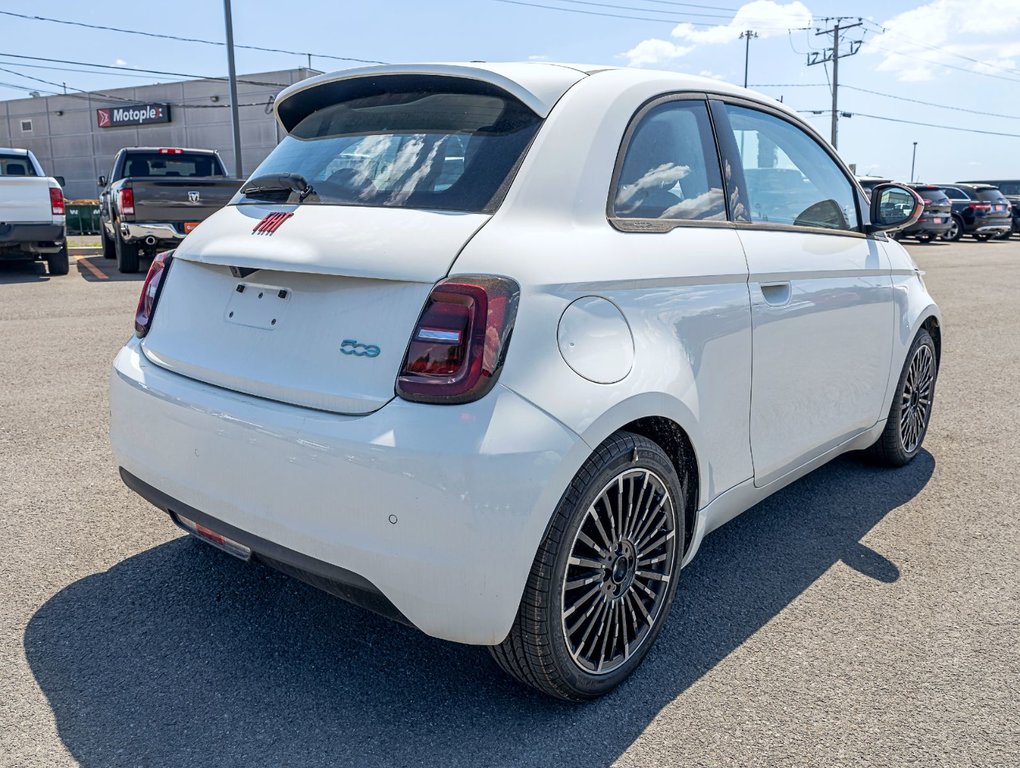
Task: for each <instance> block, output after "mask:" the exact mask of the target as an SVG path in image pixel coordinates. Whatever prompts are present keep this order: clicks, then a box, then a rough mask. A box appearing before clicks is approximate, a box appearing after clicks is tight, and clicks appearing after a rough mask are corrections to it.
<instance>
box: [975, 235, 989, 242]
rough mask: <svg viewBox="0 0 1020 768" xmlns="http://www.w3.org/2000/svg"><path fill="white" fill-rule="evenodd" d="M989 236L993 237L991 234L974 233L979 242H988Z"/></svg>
mask: <svg viewBox="0 0 1020 768" xmlns="http://www.w3.org/2000/svg"><path fill="white" fill-rule="evenodd" d="M989 237H991V235H974V239H975V240H977V241H978V242H979V243H987V242H988V238H989Z"/></svg>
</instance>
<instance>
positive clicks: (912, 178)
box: [910, 141, 917, 184]
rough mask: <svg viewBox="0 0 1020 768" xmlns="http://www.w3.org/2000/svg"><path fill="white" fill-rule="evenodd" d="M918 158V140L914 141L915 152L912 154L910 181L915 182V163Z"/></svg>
mask: <svg viewBox="0 0 1020 768" xmlns="http://www.w3.org/2000/svg"><path fill="white" fill-rule="evenodd" d="M916 160H917V142H916V141H915V142H914V152H913V154H912V155H911V156H910V183H911V184H913V183H914V163H915V161H916Z"/></svg>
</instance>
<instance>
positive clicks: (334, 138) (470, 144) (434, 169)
mask: <svg viewBox="0 0 1020 768" xmlns="http://www.w3.org/2000/svg"><path fill="white" fill-rule="evenodd" d="M540 124H541V119H540V118H539V117H538V116H537V115H536V114H535V113H534V112H532V111H531V110H529V109H528V108H527V107H525V106H524V105H523V104H521V103H520V102H519V101H517V100H516V99H513V98H511V97H509V96H502V95H498V94H495V93H457V92H437V91H435V90H413V89H407V90H394V91H387V92H385V93H371V94H368V95H356V96H355V97H352V98H349V99H344V100H341V101H339V102H335V103H332V104H330V105H329V106H325V107H323V108H321V109H318V110H317V111H315V112H313V113H312V114H310V115H309V116H307V117H305V118H304V119H302V120H301V121H300V122H298V123H297V125H295V126H294V128H293V129H292V130H291V132H290V135H288V136H287V137H286V138H285V139H284V140H283V141H282V142H281V143H280V145H279V146H278V147H277V148H276V149H275V150H273V152H272V154H270V155H269V157H267V158H266V159H265V161H264V162H263V163H262V165H260V166H259V167H258V169H257V170H256V171H255V173H253V174H252V177H251V179H252V182H251V184H252V186H255V180H256V179H258V178H259V177H260V176H265V175H266V174H279V173H291V174H299V175H300V176H301V177H303V179H304V180H305V181H306V182H307V183H308V184H309V185H310V186H311V187H312V189H313V193H310V194H308V195H307V196H306V197H304V199H303V202H304V204H309V203H311V204H316V203H318V204H327V205H329V204H332V205H358V206H371V207H396V208H420V209H431V210H452V211H469V212H490V211H492V210H494V209H495V207H496V206H498V205H499V201H500V199H501V197H502V193H503V192H504V191H505V185H506V184H507V183H508V182H509V181H510V178H511V174H512V172H513V170H514V168H515V167H516V166H517V164H518V162H519V160H520V159H521V158H522V156H523V155H524V152H525V150H526V149H527V147H528V145H529V143H530V142H531V139H532V138H533V137H534V135H535V133H536V131H537V130H538V127H539V125H540ZM267 199H268V200H271V201H278V202H287V201H289V202H297V201H296V200H295V199H294V198H293V196H292V195H291V194H290V192H289V191H286V190H278V191H268V190H266V189H263V190H262V191H259V192H257V193H254V192H253V193H250V194H248V195H242V196H241V197H240V198H239V201H240V202H241V203H255V202H260V201H261V202H264V201H265V200H267Z"/></svg>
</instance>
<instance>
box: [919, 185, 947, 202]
mask: <svg viewBox="0 0 1020 768" xmlns="http://www.w3.org/2000/svg"><path fill="white" fill-rule="evenodd" d="M914 191H915V192H917V194H919V195H920V196H921V197H923V198H924V199H925V200H930V201H931V202H933V203H948V202H949V198H948V197H947V196H946V193H945V192H943V191H942V190H941V189H934V188H933V189H915V190H914Z"/></svg>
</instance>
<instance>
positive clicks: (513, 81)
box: [274, 61, 779, 122]
mask: <svg viewBox="0 0 1020 768" xmlns="http://www.w3.org/2000/svg"><path fill="white" fill-rule="evenodd" d="M602 72H626V73H627V78H626V80H627V82H628V83H629V84H633V83H635V82H640V81H656V80H663V79H667V80H668V81H670V83H669V84H670V88H671V89H675V90H677V91H684V90H695V91H711V92H714V93H732V94H734V95H748V94H749V91H747V90H745V89H743V88H740V87H739V86H735V85H731V84H729V83H726V82H723V81H721V80H716V79H712V78H706V77H698V76H695V75H687V74H683V73H680V72H664V71H658V70H653V69H630V68H622V67H610V66H604V65H598V64H561V63H556V62H547V61H524V62H486V61H471V62H463V63H438V64H399V65H396V64H385V65H380V66H371V67H357V68H354V69H345V70H340V71H338V72H330V73H326V74H323V75H318V76H316V77H312V78H309V79H307V80H302V81H301V82H299V83H295V84H293V85H291V86H289V87H288V88H286V89H284V90H283V91H282V92H281V93H280V95H279V96H278V97H277V99H276V102H275V104H274V108H275V110H276V114H277V118H279V116H280V106H281V105H282V104H284V103H285V102H287V101H288V100H289V99H290V98H291V97H293V96H294V95H296V94H299V93H301V92H303V91H306V90H308V89H309V88H314V87H316V86H319V85H323V84H326V83H332V82H336V81H339V80H347V79H351V78H359V77H374V76H378V75H391V74H392V75H397V74H401V75H416V74H420V75H438V76H447V77H461V78H466V79H471V80H481V81H484V82H487V83H491V84H492V85H495V86H497V87H499V88H502V89H503V90H505V91H507V92H508V93H511V94H513V95H514V96H515V97H516V98H518V99H519V100H520V101H521V102H522V103H524V104H525V105H526V106H527V107H528V108H530V109H531V110H532V111H533V112H535V113H536V114H537V115H539V116H540V117H543V118H544V117H547V116H548V114H549V112H550V111H551V110H552V108H553V106H555V104H556V102H557V101H559V99H560V97H561V96H563V94H564V93H566V92H567V90H568V89H569V88H570V87H571V86H573V85H575V84H576V83H578V82H580V81H581V80H583V79H585V78H586V77H591V76H595V75H598V74H599V73H602ZM754 98H756V99H759V100H762V101H765V102H768V103H770V104H775V105H779V102H776V101H774V100H773V99H771V98H769V97H767V96H762V95H761V94H754ZM281 122H282V121H281Z"/></svg>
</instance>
